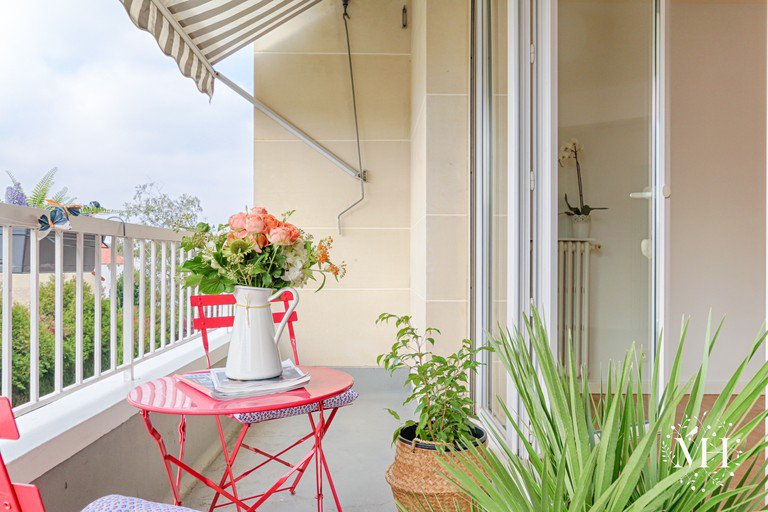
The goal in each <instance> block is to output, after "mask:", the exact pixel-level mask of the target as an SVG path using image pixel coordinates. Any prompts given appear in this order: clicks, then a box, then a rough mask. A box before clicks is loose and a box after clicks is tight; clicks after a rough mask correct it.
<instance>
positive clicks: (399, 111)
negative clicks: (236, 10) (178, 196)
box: [254, 0, 469, 366]
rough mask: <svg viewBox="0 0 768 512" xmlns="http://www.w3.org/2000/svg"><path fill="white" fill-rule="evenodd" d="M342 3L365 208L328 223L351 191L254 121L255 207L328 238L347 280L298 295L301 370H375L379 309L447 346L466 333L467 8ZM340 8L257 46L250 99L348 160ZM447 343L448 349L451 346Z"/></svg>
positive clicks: (423, 1) (315, 158) (354, 190)
mask: <svg viewBox="0 0 768 512" xmlns="http://www.w3.org/2000/svg"><path fill="white" fill-rule="evenodd" d="M403 4H404V2H403V1H402V0H397V1H393V0H355V1H353V2H351V3H350V9H349V13H350V16H351V19H350V35H351V43H352V51H353V66H354V70H355V79H356V86H357V95H358V111H359V116H360V135H361V138H362V141H363V142H362V152H363V166H364V168H365V169H366V170H368V172H369V183H368V184H367V185H366V199H365V201H364V202H363V203H362V204H361V205H360V206H359V207H357V208H355V209H354V210H353V211H352V212H350V213H349V214H348V215H347V216H345V217H344V219H343V226H344V229H343V234H342V235H339V234H338V233H337V232H336V215H337V214H338V212H340V211H341V210H343V209H344V208H346V206H347V205H349V204H351V203H352V202H353V201H355V200H356V198H357V195H358V192H359V189H358V185H357V183H356V182H355V181H354V180H353V179H351V178H350V177H349V176H348V175H346V174H344V173H343V172H341V171H340V170H338V169H337V168H335V167H333V166H332V165H331V164H330V163H329V162H328V161H327V160H326V159H324V158H323V157H322V156H320V155H318V154H316V153H315V152H313V151H312V150H311V149H310V148H309V147H307V146H306V145H305V144H304V143H303V142H300V141H298V140H297V139H296V138H295V137H293V136H292V135H291V134H289V133H288V132H287V131H285V130H283V129H282V128H280V127H279V126H277V125H276V124H275V123H274V122H272V121H271V120H269V119H268V118H266V117H265V116H264V115H262V114H261V113H259V112H256V113H255V118H254V119H255V122H254V125H255V127H254V137H255V140H254V177H255V179H254V183H255V185H254V189H255V190H254V203H255V204H258V205H264V206H266V207H267V208H269V209H270V210H273V211H277V212H281V211H284V210H289V209H295V210H296V214H295V217H294V221H295V222H296V224H297V225H299V226H300V227H302V228H304V229H306V230H307V231H309V232H311V233H312V234H313V235H315V236H316V237H324V236H328V235H332V236H334V239H335V247H334V250H335V254H336V256H337V257H338V258H340V259H344V260H346V262H347V265H348V274H347V277H346V278H345V279H344V280H343V281H342V282H340V283H334V282H331V283H329V284H328V285H327V287H326V289H325V290H323V291H321V292H320V293H317V294H315V293H313V292H312V291H311V288H308V289H307V290H305V291H304V293H302V296H301V304H300V306H299V309H298V312H299V325H298V329H299V330H298V336H299V343H300V352H301V356H302V362H306V363H312V364H328V365H349V366H372V365H375V357H376V355H378V354H379V353H381V352H383V351H385V350H386V349H387V348H388V347H389V346H390V345H391V342H392V340H393V337H392V335H393V328H392V327H390V328H386V327H377V326H375V325H374V321H375V319H376V317H377V315H378V314H379V313H381V312H392V313H400V314H406V313H411V314H413V315H414V317H415V319H416V323H417V325H420V326H423V325H425V323H429V324H430V325H434V326H435V327H439V328H440V329H442V330H443V332H444V338H445V340H446V342H445V343H441V345H443V346H444V347H445V349H444V350H447V349H448V348H453V347H455V346H456V345H457V342H458V340H460V339H461V338H463V337H466V336H467V334H468V315H467V312H468V268H469V243H468V240H469V218H468V213H469V200H468V197H469V192H468V190H469V187H468V183H469V172H468V145H469V131H468V125H469V121H468V106H469V98H468V83H469V75H468V72H469V69H468V67H469V1H468V0H441V1H434V0H433V1H427V0H414V1H412V2H406V5H407V6H408V10H409V13H408V19H409V26H408V28H406V29H404V28H402V26H401V19H402V8H403ZM341 15H342V9H341V2H323V3H321V4H319V5H318V6H316V7H314V8H313V9H312V10H311V11H308V12H307V13H306V14H305V15H301V16H298V17H297V18H296V19H295V20H293V21H292V22H291V23H290V24H288V25H286V26H284V27H281V29H279V30H276V31H275V32H273V33H272V34H270V35H269V36H267V37H265V38H263V39H262V40H260V41H259V42H258V43H257V45H256V47H255V81H254V89H255V95H256V97H257V98H259V99H261V100H262V101H264V102H265V103H267V104H268V105H270V106H271V107H272V108H274V109H275V110H277V111H278V112H280V113H281V114H283V115H284V116H285V117H287V118H288V119H290V120H291V121H292V122H294V123H295V124H296V125H298V126H300V127H301V128H302V129H303V130H304V131H306V132H307V133H308V134H310V135H311V136H313V137H315V138H316V139H318V140H319V141H320V142H322V143H323V144H325V145H327V146H328V147H329V148H331V149H332V150H334V151H336V152H337V153H338V154H339V155H340V156H341V157H342V158H344V159H345V160H346V161H348V162H350V163H353V164H354V163H355V162H356V153H355V143H354V125H353V117H352V103H351V99H350V84H349V75H348V70H347V56H346V46H345V42H344V26H343V23H342V18H341ZM447 340H451V342H450V343H448V342H447Z"/></svg>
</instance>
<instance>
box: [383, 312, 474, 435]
mask: <svg viewBox="0 0 768 512" xmlns="http://www.w3.org/2000/svg"><path fill="white" fill-rule="evenodd" d="M390 320H393V321H394V322H395V326H396V327H397V328H398V331H397V335H396V338H397V340H396V341H395V343H394V344H393V345H392V347H391V349H390V351H389V352H387V353H385V354H381V355H380V356H378V357H377V358H376V363H377V364H379V365H381V366H383V367H384V368H385V369H386V370H388V371H389V372H390V374H394V372H396V371H397V370H403V369H405V370H407V371H408V376H407V377H406V379H405V383H404V385H405V386H410V389H411V394H410V395H409V396H408V397H407V398H406V400H405V402H403V405H409V404H413V405H415V406H416V410H415V415H416V418H417V419H418V420H417V421H416V420H407V421H406V422H405V423H404V424H403V425H401V426H400V427H398V428H397V429H396V430H395V432H394V435H393V438H392V441H393V442H394V441H395V440H397V436H398V435H400V430H401V429H403V428H404V427H409V426H412V425H416V437H417V438H418V439H423V440H425V441H432V442H437V443H449V444H455V443H457V442H459V441H460V440H461V439H462V438H464V437H465V436H469V435H471V423H470V419H473V418H475V412H474V402H473V400H472V396H471V394H470V392H469V379H470V378H471V376H472V375H473V374H474V373H475V371H476V369H477V367H478V366H479V365H480V363H479V362H477V361H476V360H475V356H476V355H477V354H478V352H480V351H481V350H483V348H480V349H475V348H473V347H472V342H471V341H470V340H467V339H465V340H463V341H462V342H461V348H460V349H459V350H458V351H457V352H455V353H453V354H451V355H448V356H440V355H437V354H435V353H433V352H432V349H433V347H434V345H435V338H434V335H435V334H440V331H439V330H437V329H435V328H432V327H429V328H427V329H425V331H424V334H423V335H422V334H420V333H419V332H418V331H417V330H416V329H415V328H414V327H413V326H412V325H411V317H410V316H397V315H392V314H389V313H383V314H381V315H380V316H379V318H378V319H377V320H376V323H377V324H378V323H382V322H383V323H388V322H389V321H390ZM388 411H389V413H390V414H391V415H392V416H393V417H394V418H395V419H396V420H398V421H399V420H400V416H399V415H398V414H397V413H396V412H395V411H393V410H391V409H388Z"/></svg>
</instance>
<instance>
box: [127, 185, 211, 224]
mask: <svg viewBox="0 0 768 512" xmlns="http://www.w3.org/2000/svg"><path fill="white" fill-rule="evenodd" d="M201 209H202V207H201V205H200V198H198V197H197V196H194V195H192V194H181V195H180V196H178V197H172V196H171V195H170V194H168V193H166V192H163V190H162V187H161V186H160V185H159V184H158V183H156V182H154V181H152V182H149V183H144V184H142V185H137V186H136V189H135V191H134V193H133V200H132V201H129V202H127V203H125V214H126V217H127V220H130V221H137V222H139V223H140V224H147V225H149V226H156V227H160V228H169V229H193V228H194V227H195V226H196V225H197V223H198V222H200V220H201V218H200V211H201Z"/></svg>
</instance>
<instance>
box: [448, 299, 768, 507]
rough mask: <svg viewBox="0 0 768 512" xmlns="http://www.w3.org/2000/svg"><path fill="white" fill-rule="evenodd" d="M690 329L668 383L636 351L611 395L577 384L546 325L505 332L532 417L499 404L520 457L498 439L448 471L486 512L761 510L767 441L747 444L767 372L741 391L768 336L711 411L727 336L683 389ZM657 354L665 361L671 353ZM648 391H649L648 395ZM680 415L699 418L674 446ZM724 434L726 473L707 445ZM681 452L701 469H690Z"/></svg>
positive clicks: (507, 353)
mask: <svg viewBox="0 0 768 512" xmlns="http://www.w3.org/2000/svg"><path fill="white" fill-rule="evenodd" d="M686 330H687V324H686V325H684V327H683V330H682V334H681V339H680V344H679V347H678V349H677V355H676V356H675V359H674V362H673V364H672V366H671V371H670V376H669V380H668V381H666V382H665V381H664V379H665V376H663V375H660V372H659V368H658V366H655V367H654V368H653V369H652V378H651V379H650V382H649V383H648V380H644V379H643V376H644V372H643V366H642V357H641V356H640V355H638V354H637V353H636V352H635V349H634V348H632V349H630V351H629V352H628V353H627V355H626V357H625V359H624V361H623V362H621V363H620V364H617V365H612V366H611V367H610V368H609V369H608V373H607V376H606V378H607V381H606V384H605V389H604V390H603V391H602V392H601V393H600V394H599V395H595V394H592V393H591V392H590V390H589V388H588V386H587V382H586V379H580V378H579V377H578V375H579V372H578V369H577V368H576V364H575V363H574V359H573V355H572V354H569V355H568V358H567V359H568V363H567V364H566V365H563V364H560V363H559V361H558V360H557V359H556V358H555V356H554V355H553V354H552V352H551V351H550V348H549V338H548V336H547V332H546V330H545V327H544V324H543V322H542V321H541V319H540V317H539V315H538V313H536V312H534V316H533V320H532V322H527V321H526V324H525V327H524V330H523V331H514V332H512V333H510V332H506V333H505V332H502V333H500V334H499V335H498V336H497V337H495V338H493V339H492V345H493V346H494V348H495V350H496V352H497V353H498V354H499V357H500V359H501V361H502V362H503V364H504V366H505V367H506V369H507V372H508V373H509V375H510V377H511V378H512V380H513V381H514V384H515V389H517V391H518V393H519V395H520V403H521V405H522V407H523V408H524V409H525V412H526V415H527V417H528V423H527V424H524V423H522V422H521V421H520V419H519V418H518V417H517V416H516V415H515V414H513V413H512V412H511V411H509V410H508V409H506V407H505V406H504V404H503V402H502V404H501V405H502V407H504V410H505V413H506V417H507V421H508V423H509V424H510V425H511V426H512V428H514V429H515V431H516V432H517V433H518V435H519V439H520V442H521V447H522V451H523V455H518V454H517V453H515V451H514V450H513V449H512V448H510V447H509V446H508V444H507V443H506V439H505V435H504V434H502V433H501V432H498V431H496V432H494V433H493V435H494V436H495V437H496V440H497V441H498V446H500V447H501V451H500V452H494V451H490V450H486V449H483V448H479V449H476V448H473V447H470V450H468V452H467V453H471V454H473V455H476V457H475V458H474V459H472V458H467V459H465V460H463V463H464V467H460V466H459V465H458V464H455V463H448V462H446V463H445V468H446V470H447V471H448V473H449V474H450V476H451V477H452V478H453V479H454V480H455V481H456V482H457V484H458V485H459V486H460V487H461V488H462V489H463V490H464V492H466V494H467V495H468V496H469V497H471V498H472V499H473V500H474V501H475V502H476V504H477V509H478V510H481V511H499V512H502V511H503V512H530V511H533V512H566V511H567V512H577V511H586V510H589V511H591V512H603V511H628V512H652V511H653V512H657V511H665V512H694V511H695V512H707V511H712V512H714V511H718V510H719V511H725V510H728V511H739V512H746V511H752V510H762V509H763V498H764V496H765V494H766V491H765V488H764V484H765V483H766V477H765V476H764V469H765V466H766V463H765V460H764V458H763V457H762V452H763V451H764V450H765V449H766V447H768V441H766V440H765V438H761V439H760V441H758V442H757V443H755V444H754V445H749V446H747V445H746V442H745V440H746V439H747V437H748V436H749V435H750V434H755V433H757V429H758V428H759V427H760V426H761V425H762V424H763V422H764V421H765V419H766V417H767V416H768V412H765V411H763V412H761V413H759V414H758V415H757V416H756V417H750V416H749V415H748V413H749V411H750V410H751V409H752V407H753V406H754V405H755V404H756V403H757V402H758V400H760V398H761V394H762V393H763V391H764V390H765V388H766V386H768V363H764V364H763V365H762V366H761V367H760V368H759V369H758V370H757V372H756V373H755V375H754V377H752V378H750V379H748V380H747V381H746V382H744V383H741V382H740V381H741V378H742V376H743V374H744V372H745V370H746V368H747V366H748V365H749V363H750V361H752V359H753V358H754V357H755V356H756V355H757V354H759V353H761V352H760V351H759V348H760V347H761V346H762V344H763V343H764V341H765V337H766V334H765V332H763V333H761V334H760V336H759V337H758V338H757V339H756V340H755V342H754V344H753V346H752V349H751V350H750V352H749V353H748V355H747V356H746V357H745V359H744V360H743V361H742V363H741V364H740V365H739V366H738V368H737V369H736V371H735V372H734V373H733V376H732V377H731V379H730V380H729V381H728V383H727V384H726V385H725V387H724V389H723V392H722V394H721V395H720V396H719V397H718V398H717V399H716V401H715V403H714V405H713V406H712V408H711V409H710V410H709V411H708V412H706V413H705V412H702V408H701V406H702V400H703V397H704V383H705V382H706V378H707V369H708V367H709V364H710V356H711V354H712V349H713V347H714V345H715V341H716V340H717V337H718V333H719V331H720V328H719V327H718V328H717V329H716V330H715V332H714V334H713V335H712V336H710V335H709V330H708V333H707V337H708V343H706V346H705V349H704V354H703V357H702V363H701V365H700V367H699V369H698V371H697V372H696V373H695V375H694V376H693V377H692V378H691V379H690V380H688V381H687V382H684V383H681V381H680V375H681V365H682V357H681V354H682V349H683V344H684V341H685V332H686ZM658 350H659V353H664V351H663V348H661V347H660V348H659V349H658ZM644 384H645V385H648V384H649V385H650V392H647V391H646V390H645V389H644ZM740 384H743V386H742V387H741V388H739V385H740ZM737 389H740V391H739V392H736V390H737ZM646 399H647V401H646ZM681 411H682V412H683V413H684V414H683V418H696V422H697V424H698V430H695V429H691V430H690V431H688V433H687V435H685V436H681V437H680V439H681V441H682V442H681V443H680V444H675V443H672V442H670V441H668V439H669V438H668V436H667V435H666V434H667V433H669V432H670V425H671V426H672V427H673V428H674V426H675V425H676V413H678V412H681ZM677 425H678V426H679V425H680V423H678V424H677ZM718 428H723V429H724V430H725V431H726V433H725V434H723V436H724V437H728V438H730V439H732V440H736V442H734V443H731V444H730V445H728V447H727V454H728V458H729V460H730V462H729V465H728V467H725V468H723V467H721V460H722V459H721V453H720V451H719V450H712V449H711V446H710V450H709V451H708V452H707V457H705V458H704V459H703V457H702V455H703V453H704V451H705V450H706V448H705V447H706V446H707V442H708V439H707V436H708V435H709V436H711V435H712V434H711V433H712V432H713V431H714V430H717V429H718ZM682 446H685V447H686V448H685V449H686V450H687V451H688V452H689V453H690V456H691V458H692V460H693V461H694V463H692V464H690V463H686V457H685V453H684V450H683V448H682ZM478 452H482V453H478ZM702 459H703V460H704V461H705V462H703V461H702ZM700 461H702V462H700ZM734 467H740V468H741V469H740V471H743V472H744V474H743V476H741V477H734V476H733V475H734V473H732V471H734Z"/></svg>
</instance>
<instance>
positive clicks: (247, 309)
mask: <svg viewBox="0 0 768 512" xmlns="http://www.w3.org/2000/svg"><path fill="white" fill-rule="evenodd" d="M286 290H287V291H290V292H291V293H293V301H291V304H290V306H289V308H288V311H287V312H286V313H285V316H284V317H283V320H282V321H281V322H280V325H278V326H277V331H275V324H274V322H273V320H272V310H271V309H270V307H269V303H270V301H271V300H273V299H276V298H277V297H280V296H281V295H282V294H283V292H285V291H286ZM235 300H236V301H237V303H236V305H235V323H234V325H233V326H232V335H231V337H230V341H229V354H228V356H227V366H226V371H225V373H226V375H227V377H229V378H230V379H237V380H260V379H271V378H273V377H277V376H278V375H280V373H281V372H282V365H281V363H280V352H279V350H278V348H277V343H278V342H279V341H280V335H281V334H282V333H283V329H284V328H285V324H287V323H288V318H290V316H291V314H292V313H293V310H294V309H296V305H297V304H298V303H299V294H298V293H297V292H296V290H294V289H293V288H290V287H286V288H283V289H282V290H278V291H277V292H275V293H272V290H271V289H269V288H253V287H250V286H235Z"/></svg>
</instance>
